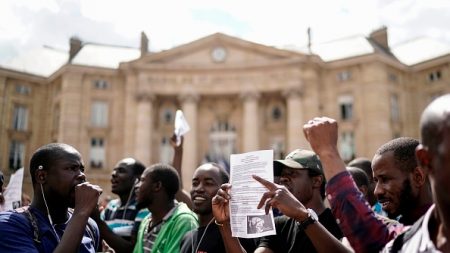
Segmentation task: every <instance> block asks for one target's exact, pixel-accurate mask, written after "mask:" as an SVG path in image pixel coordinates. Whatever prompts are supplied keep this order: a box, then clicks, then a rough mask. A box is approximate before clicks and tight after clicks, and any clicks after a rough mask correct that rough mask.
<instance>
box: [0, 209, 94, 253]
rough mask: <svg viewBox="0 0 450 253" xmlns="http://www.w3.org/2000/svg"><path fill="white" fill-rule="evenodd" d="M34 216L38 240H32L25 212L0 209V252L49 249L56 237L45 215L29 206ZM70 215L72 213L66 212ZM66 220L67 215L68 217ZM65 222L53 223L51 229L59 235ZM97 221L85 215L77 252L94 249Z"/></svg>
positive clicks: (55, 241) (30, 226) (52, 247)
mask: <svg viewBox="0 0 450 253" xmlns="http://www.w3.org/2000/svg"><path fill="white" fill-rule="evenodd" d="M29 210H30V212H31V213H32V214H33V215H34V217H35V218H36V223H37V227H38V229H39V238H40V243H37V242H35V241H34V234H33V232H34V229H33V226H32V224H31V222H30V219H29V218H28V216H27V214H26V213H18V212H15V211H6V212H0V252H2V253H6V252H33V253H34V252H53V250H54V249H55V248H56V246H57V245H58V238H57V237H56V235H55V232H54V231H53V229H52V228H51V225H50V222H49V220H48V218H47V216H46V215H44V214H43V213H41V212H40V211H39V210H37V209H35V208H29ZM69 215H70V217H71V216H72V215H71V214H70V212H69ZM69 220H70V218H69ZM66 226H67V223H65V224H58V225H55V231H56V232H57V233H58V236H59V238H62V236H63V234H64V230H65V229H66ZM99 243H100V241H99V230H98V226H97V224H96V223H95V222H94V221H93V220H92V219H90V218H89V225H87V226H86V229H85V231H84V235H83V238H82V240H81V244H80V247H79V251H78V252H92V253H94V252H96V245H99Z"/></svg>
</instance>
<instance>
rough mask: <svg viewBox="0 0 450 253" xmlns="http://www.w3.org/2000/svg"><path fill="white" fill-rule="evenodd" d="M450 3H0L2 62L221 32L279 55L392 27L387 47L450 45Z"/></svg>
mask: <svg viewBox="0 0 450 253" xmlns="http://www.w3.org/2000/svg"><path fill="white" fill-rule="evenodd" d="M449 13H450V0H276V1H274V0H259V1H256V0H246V1H245V0H162V1H161V0H158V1H155V0H126V1H122V0H60V1H57V0H1V1H0V63H1V62H7V61H9V60H10V59H12V58H14V57H15V56H17V55H18V54H19V53H24V52H26V51H27V50H30V49H33V48H36V47H42V46H43V45H47V46H51V47H54V48H57V49H63V50H67V49H68V47H69V39H70V37H72V36H76V37H78V38H80V39H81V40H82V41H84V42H96V43H101V44H110V45H121V46H129V47H136V48H137V47H139V43H140V33H141V32H142V31H144V32H145V33H146V34H147V36H148V37H149V39H150V50H151V51H160V50H164V49H170V48H172V47H174V46H178V45H181V44H184V43H188V42H191V41H193V40H196V39H199V38H202V37H204V36H208V35H210V34H213V33H216V32H222V33H225V34H228V35H231V36H235V37H239V38H242V39H245V40H249V41H252V42H256V43H261V44H264V45H268V46H275V47H279V48H286V47H293V46H295V47H303V46H305V45H306V44H307V28H308V27H310V28H311V34H312V43H313V44H314V43H317V44H319V43H322V42H327V41H332V40H335V39H339V38H344V37H348V36H353V35H366V36H368V35H369V34H370V32H372V31H373V30H376V29H378V28H380V27H382V26H387V27H388V35H389V43H390V45H396V44H399V43H402V42H406V41H408V40H413V39H415V38H418V37H431V38H434V39H436V40H438V41H441V42H444V43H448V44H450V15H449Z"/></svg>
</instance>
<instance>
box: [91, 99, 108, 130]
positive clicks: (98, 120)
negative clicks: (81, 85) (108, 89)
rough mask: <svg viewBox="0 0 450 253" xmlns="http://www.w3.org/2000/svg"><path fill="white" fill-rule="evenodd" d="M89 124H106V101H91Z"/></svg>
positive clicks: (94, 125)
mask: <svg viewBox="0 0 450 253" xmlns="http://www.w3.org/2000/svg"><path fill="white" fill-rule="evenodd" d="M91 125H92V126H93V127H107V126H108V104H107V103H106V102H100V101H95V102H93V103H92V108H91Z"/></svg>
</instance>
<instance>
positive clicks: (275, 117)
mask: <svg viewBox="0 0 450 253" xmlns="http://www.w3.org/2000/svg"><path fill="white" fill-rule="evenodd" d="M282 116H283V113H282V111H281V109H280V107H278V106H274V107H273V108H272V119H273V120H274V121H278V120H279V119H281V117H282Z"/></svg>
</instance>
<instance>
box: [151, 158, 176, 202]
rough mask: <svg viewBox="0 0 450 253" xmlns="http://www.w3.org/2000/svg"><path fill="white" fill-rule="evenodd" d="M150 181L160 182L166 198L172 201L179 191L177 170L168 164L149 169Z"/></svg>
mask: <svg viewBox="0 0 450 253" xmlns="http://www.w3.org/2000/svg"><path fill="white" fill-rule="evenodd" d="M149 170H150V173H151V177H152V181H153V182H161V184H162V186H163V187H164V189H165V191H166V193H167V196H169V198H171V199H174V198H175V194H176V193H177V192H178V190H179V189H180V176H179V175H178V172H177V170H176V169H175V168H174V167H172V166H170V165H169V164H163V163H157V164H154V165H152V166H150V167H149Z"/></svg>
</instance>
